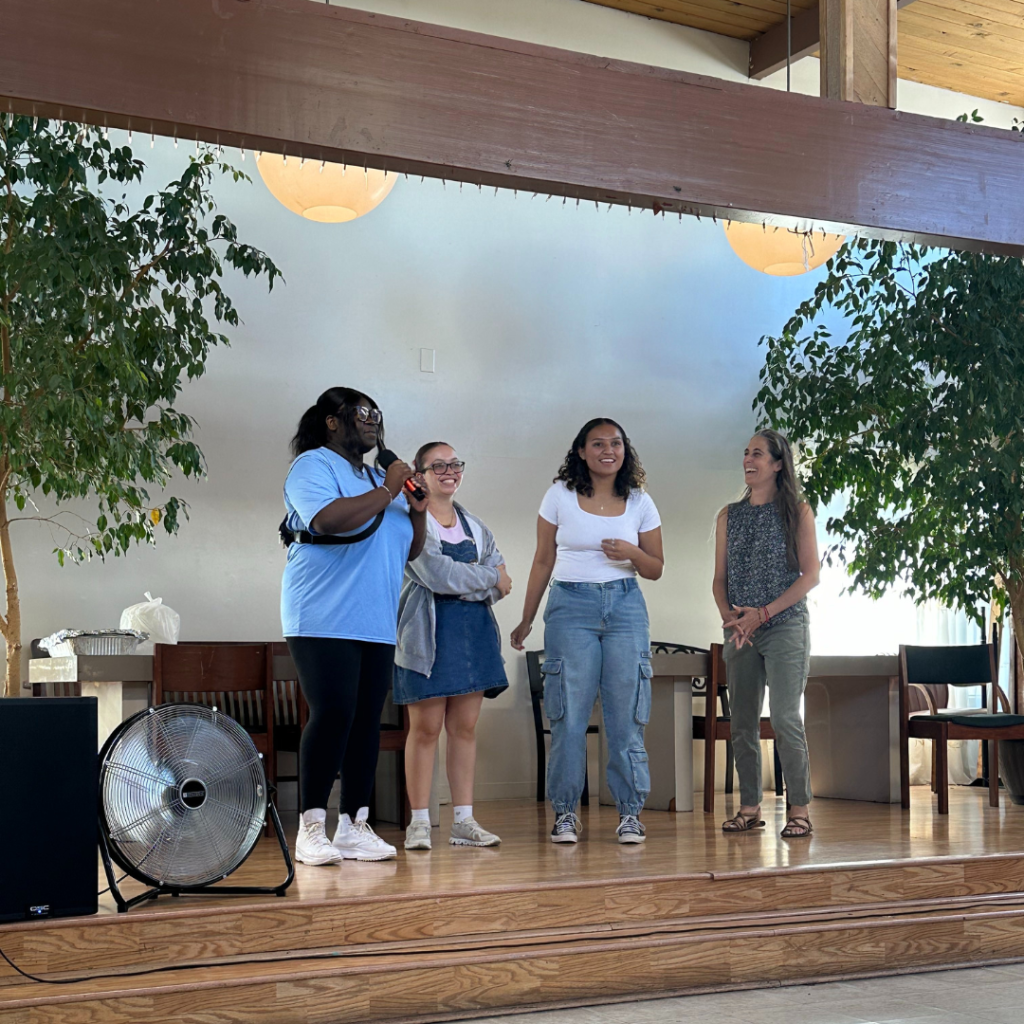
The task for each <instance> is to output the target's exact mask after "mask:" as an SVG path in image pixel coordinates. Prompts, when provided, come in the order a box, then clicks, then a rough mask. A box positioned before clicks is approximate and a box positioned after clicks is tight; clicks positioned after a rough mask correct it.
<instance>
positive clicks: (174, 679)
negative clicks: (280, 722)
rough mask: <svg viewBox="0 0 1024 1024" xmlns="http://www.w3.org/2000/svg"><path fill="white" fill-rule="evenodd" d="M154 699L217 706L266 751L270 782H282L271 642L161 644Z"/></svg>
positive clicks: (156, 659) (156, 660)
mask: <svg viewBox="0 0 1024 1024" xmlns="http://www.w3.org/2000/svg"><path fill="white" fill-rule="evenodd" d="M153 704H154V706H155V705H158V704H205V705H207V706H208V707H213V706H216V707H217V708H218V709H219V710H220V711H222V712H224V714H226V715H229V716H230V717H231V718H233V719H235V721H236V722H238V723H239V724H240V725H241V726H243V727H244V728H245V731H246V732H247V733H249V735H250V736H251V737H252V741H253V744H254V745H255V747H256V749H257V750H258V751H259V752H260V753H261V754H262V755H263V770H264V772H265V773H266V776H267V781H268V782H269V783H270V784H271V785H273V784H274V783H275V782H276V779H277V764H276V760H277V756H276V755H277V751H276V748H275V746H274V686H273V652H272V647H271V645H270V644H266V643H253V644H234V643H225V644H219V643H209V644H208V643H180V644H155V645H154V647H153Z"/></svg>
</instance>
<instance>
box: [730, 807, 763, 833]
mask: <svg viewBox="0 0 1024 1024" xmlns="http://www.w3.org/2000/svg"><path fill="white" fill-rule="evenodd" d="M756 828H764V822H763V821H761V812H760V810H758V812H757V814H749V815H748V814H737V815H735V816H734V817H732V818H730V819H729V820H728V821H724V822H722V831H723V832H752V831H753V830H754V829H756Z"/></svg>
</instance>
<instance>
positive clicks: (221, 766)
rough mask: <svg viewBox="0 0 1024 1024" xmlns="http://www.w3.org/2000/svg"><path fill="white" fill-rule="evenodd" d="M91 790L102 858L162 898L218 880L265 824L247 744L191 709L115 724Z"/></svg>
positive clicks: (229, 725) (203, 710)
mask: <svg viewBox="0 0 1024 1024" xmlns="http://www.w3.org/2000/svg"><path fill="white" fill-rule="evenodd" d="M99 786H100V824H101V827H102V829H103V832H104V836H105V838H106V841H107V846H108V847H109V850H110V856H111V858H112V859H113V861H114V862H115V863H116V864H117V865H118V866H119V867H120V868H121V869H122V870H123V871H125V872H127V874H129V875H130V876H131V877H132V878H135V879H137V880H138V881H140V882H143V883H145V884H147V885H153V886H157V887H159V888H162V889H165V890H169V889H181V890H185V889H191V888H200V887H203V886H207V885H209V884H211V883H212V882H217V881H220V880H221V879H223V878H226V877H227V876H228V875H229V874H231V873H232V872H233V871H235V870H237V869H238V868H239V867H240V866H241V864H242V863H243V862H244V861H245V860H246V858H247V857H248V856H249V855H250V853H252V851H253V849H254V848H255V846H256V844H257V843H258V842H259V839H260V835H261V833H262V830H263V827H264V824H265V821H266V816H267V807H268V796H267V782H266V776H265V775H264V771H263V762H262V760H261V758H260V755H259V752H258V751H257V750H256V746H255V744H254V743H253V742H252V739H251V738H250V736H249V734H248V733H247V732H246V731H245V729H244V728H242V726H241V725H239V724H238V722H236V721H234V720H233V719H232V718H230V717H229V716H227V715H225V714H223V713H222V712H220V711H218V710H217V709H216V708H211V707H206V706H204V705H199V704H162V705H160V706H159V707H156V708H149V709H147V710H145V711H140V712H139V713H138V714H136V715H133V716H132V717H131V718H129V719H128V720H127V721H125V722H123V723H122V724H121V725H120V726H119V727H118V728H117V729H115V730H114V732H113V733H111V735H110V737H109V738H108V740H107V742H106V743H105V744H104V745H103V749H102V750H101V751H100V770H99Z"/></svg>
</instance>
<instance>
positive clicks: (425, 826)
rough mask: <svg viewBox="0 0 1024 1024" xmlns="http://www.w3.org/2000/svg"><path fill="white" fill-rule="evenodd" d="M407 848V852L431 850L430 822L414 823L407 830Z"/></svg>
mask: <svg viewBox="0 0 1024 1024" xmlns="http://www.w3.org/2000/svg"><path fill="white" fill-rule="evenodd" d="M405 848H406V849H407V850H429V849H430V822H429V821H413V822H411V823H410V824H409V827H408V828H407V829H406V830H405Z"/></svg>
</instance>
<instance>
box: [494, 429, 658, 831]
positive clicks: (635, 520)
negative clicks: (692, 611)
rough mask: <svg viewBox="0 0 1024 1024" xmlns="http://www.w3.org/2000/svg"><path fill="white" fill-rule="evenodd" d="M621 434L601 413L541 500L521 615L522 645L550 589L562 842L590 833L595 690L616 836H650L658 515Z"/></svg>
mask: <svg viewBox="0 0 1024 1024" xmlns="http://www.w3.org/2000/svg"><path fill="white" fill-rule="evenodd" d="M645 482H646V477H645V475H644V471H643V467H642V466H641V465H640V460H639V459H638V458H637V456H636V452H635V451H634V450H633V446H632V445H631V444H630V443H629V438H628V437H626V433H625V431H624V430H623V429H622V427H620V426H619V424H618V423H616V422H615V421H614V420H610V419H605V418H602V419H595V420H591V421H590V422H589V423H587V424H586V425H585V426H584V427H583V429H582V430H581V431H580V432H579V434H577V435H576V439H575V440H574V441H573V444H572V447H571V448H570V449H569V452H568V454H567V455H566V457H565V462H564V463H563V464H562V468H561V469H560V470H559V473H558V476H557V477H556V478H555V482H554V484H553V486H552V487H550V488H549V489H548V492H547V494H545V496H544V500H543V502H542V503H541V506H540V516H539V517H538V519H537V553H536V555H535V556H534V560H533V568H532V569H531V570H530V581H529V584H528V585H527V591H526V601H525V605H524V608H523V619H522V622H520V623H519V625H518V626H516V628H515V629H514V630H513V632H512V646H513V647H515V648H516V650H520V651H521V650H522V649H523V643H524V642H525V640H526V638H527V636H529V634H530V631H531V629H532V627H533V620H534V618H535V617H536V615H537V611H538V609H539V608H540V602H541V598H542V597H543V595H544V590H545V588H546V587H547V586H548V583H549V581H550V582H551V589H550V591H549V593H548V601H547V607H546V608H545V610H544V658H545V660H544V666H543V671H544V711H545V713H546V714H547V717H548V720H549V721H550V723H551V757H550V760H549V762H548V780H547V782H548V797H549V798H550V800H551V806H552V809H553V810H554V812H555V824H554V827H553V829H552V831H551V841H552V842H554V843H575V842H576V841H577V839H578V837H579V834H580V832H581V831H582V825H581V824H580V820H579V818H577V816H576V805H577V803H578V802H579V799H580V796H581V795H582V793H583V785H584V780H585V778H586V769H587V745H586V744H587V725H588V723H589V721H590V715H591V712H592V711H593V708H594V702H595V701H596V700H597V697H598V695H599V694H600V697H601V710H602V713H603V715H604V727H605V737H606V739H607V743H608V787H609V789H610V790H611V793H612V796H613V797H614V798H615V803H616V806H617V807H618V810H619V826H618V828H617V829H616V834H617V836H618V840H619V842H620V843H642V842H643V841H644V838H645V836H644V827H643V825H641V824H640V821H639V814H640V809H641V808H642V807H643V804H644V800H645V799H646V798H647V794H648V793H649V792H650V788H651V778H650V769H649V767H648V764H647V752H646V750H645V749H644V726H645V725H646V724H647V720H648V718H649V717H650V712H651V675H652V672H651V650H650V646H651V644H650V626H649V622H648V618H647V605H646V604H645V603H644V597H643V594H642V593H641V592H640V588H639V586H638V585H637V582H636V577H637V576H638V575H639V576H642V577H643V578H644V579H648V580H656V579H658V578H659V577H660V576H661V574H662V571H663V570H664V567H665V560H664V555H663V551H662V542H661V519H660V518H659V516H658V510H657V509H656V508H655V506H654V502H653V501H652V500H651V499H650V497H649V496H648V495H647V494H646V493H645V492H644V484H645Z"/></svg>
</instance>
